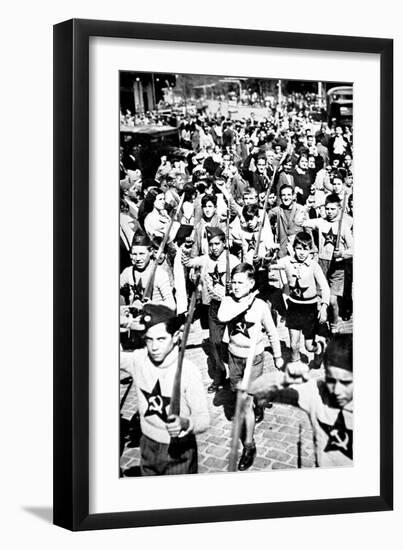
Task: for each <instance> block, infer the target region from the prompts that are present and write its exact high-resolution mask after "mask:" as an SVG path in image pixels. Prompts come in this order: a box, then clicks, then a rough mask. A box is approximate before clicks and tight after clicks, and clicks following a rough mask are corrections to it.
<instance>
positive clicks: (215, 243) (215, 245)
mask: <svg viewBox="0 0 403 550" xmlns="http://www.w3.org/2000/svg"><path fill="white" fill-rule="evenodd" d="M208 249H209V253H210V256H211V257H212V258H213V259H214V260H216V259H217V258H218V257H219V256H220V255H221V254H222V252H223V251H224V241H222V240H221V238H220V237H213V238H212V239H210V241H209V243H208Z"/></svg>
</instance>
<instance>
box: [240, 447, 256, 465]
mask: <svg viewBox="0 0 403 550" xmlns="http://www.w3.org/2000/svg"><path fill="white" fill-rule="evenodd" d="M255 456H256V445H254V444H253V445H247V446H245V447H244V448H243V451H242V456H241V460H240V461H239V464H238V470H241V471H243V470H247V469H248V468H250V467H251V466H252V464H253V461H254V460H255Z"/></svg>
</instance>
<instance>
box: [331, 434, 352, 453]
mask: <svg viewBox="0 0 403 550" xmlns="http://www.w3.org/2000/svg"><path fill="white" fill-rule="evenodd" d="M329 435H330V436H331V437H332V444H333V445H335V446H336V447H339V448H340V449H344V450H345V451H347V449H348V442H349V438H348V433H346V432H345V434H344V438H343V439H341V438H340V435H339V430H337V429H334V430H332V431H331V432H330V434H329Z"/></svg>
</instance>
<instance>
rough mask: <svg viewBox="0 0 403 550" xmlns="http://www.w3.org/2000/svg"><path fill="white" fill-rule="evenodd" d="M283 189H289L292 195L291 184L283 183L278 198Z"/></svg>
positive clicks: (292, 188)
mask: <svg viewBox="0 0 403 550" xmlns="http://www.w3.org/2000/svg"><path fill="white" fill-rule="evenodd" d="M284 189H291V191H292V192H293V193H294V187H293V186H292V185H291V184H289V183H283V185H282V186H281V187H280V197H281V193H282V192H283V190H284Z"/></svg>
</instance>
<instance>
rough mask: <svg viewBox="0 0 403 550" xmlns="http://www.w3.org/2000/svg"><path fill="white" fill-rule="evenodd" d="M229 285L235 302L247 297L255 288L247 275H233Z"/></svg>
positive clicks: (253, 282)
mask: <svg viewBox="0 0 403 550" xmlns="http://www.w3.org/2000/svg"><path fill="white" fill-rule="evenodd" d="M231 283H232V293H233V295H234V298H235V299H236V300H240V299H241V298H244V297H245V296H247V295H248V294H249V293H250V292H251V290H252V289H253V287H254V286H255V281H254V280H253V279H250V278H249V277H248V274H247V273H235V275H234V276H233V277H232V281H231Z"/></svg>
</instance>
